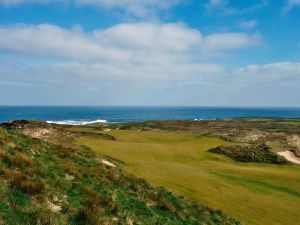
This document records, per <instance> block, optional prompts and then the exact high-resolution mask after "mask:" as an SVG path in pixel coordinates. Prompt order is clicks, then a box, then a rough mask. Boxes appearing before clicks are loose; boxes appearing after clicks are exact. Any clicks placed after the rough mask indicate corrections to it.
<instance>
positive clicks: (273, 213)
mask: <svg viewBox="0 0 300 225" xmlns="http://www.w3.org/2000/svg"><path fill="white" fill-rule="evenodd" d="M95 132H97V131H95ZM107 133H108V134H110V135H113V136H114V137H115V138H116V140H114V141H112V140H104V139H99V138H98V139H97V138H86V137H85V138H80V139H78V140H77V141H76V142H77V143H78V144H81V145H86V146H89V147H91V148H92V149H93V150H94V151H95V152H97V153H99V154H102V155H107V156H109V157H113V158H116V159H118V160H121V161H123V162H124V163H125V164H124V165H122V166H123V167H124V168H125V169H126V170H127V171H128V172H130V173H132V174H134V175H135V176H138V177H141V178H144V179H146V180H147V181H149V182H151V183H152V184H154V185H157V186H163V187H165V188H167V189H168V190H170V191H172V192H175V193H177V194H179V195H183V196H186V197H188V198H191V199H196V200H198V201H199V202H201V203H203V204H206V205H208V206H210V207H213V208H215V209H221V210H222V211H224V212H225V213H227V214H228V215H230V216H232V217H234V218H237V219H239V220H240V221H241V222H242V223H244V224H246V225H295V224H299V223H300V211H299V209H300V166H298V165H292V164H289V165H284V166H276V165H268V164H255V163H238V162H235V161H233V160H231V159H229V158H227V157H226V156H223V155H218V154H214V153H209V152H208V151H207V150H208V149H210V148H213V147H216V146H219V145H230V144H232V143H230V142H227V141H225V140H222V139H219V138H214V137H196V136H194V135H193V134H185V133H173V132H161V131H157V132H153V131H126V130H112V131H110V132H107Z"/></svg>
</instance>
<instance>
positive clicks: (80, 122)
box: [46, 120, 107, 126]
mask: <svg viewBox="0 0 300 225" xmlns="http://www.w3.org/2000/svg"><path fill="white" fill-rule="evenodd" d="M46 122H47V123H54V124H60V125H75V126H79V125H88V124H93V123H107V121H106V120H92V121H83V120H61V121H51V120H49V121H46Z"/></svg>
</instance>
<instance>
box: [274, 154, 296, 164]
mask: <svg viewBox="0 0 300 225" xmlns="http://www.w3.org/2000/svg"><path fill="white" fill-rule="evenodd" d="M278 154H279V155H281V156H283V157H285V158H286V159H287V160H288V161H290V162H293V163H297V164H300V157H297V156H295V154H294V152H292V151H284V152H278Z"/></svg>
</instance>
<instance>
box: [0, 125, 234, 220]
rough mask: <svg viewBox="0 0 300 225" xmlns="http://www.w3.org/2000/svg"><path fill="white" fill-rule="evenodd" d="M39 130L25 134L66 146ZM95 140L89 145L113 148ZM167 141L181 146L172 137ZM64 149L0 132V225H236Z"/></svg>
mask: <svg viewBox="0 0 300 225" xmlns="http://www.w3.org/2000/svg"><path fill="white" fill-rule="evenodd" d="M26 126H27V125H26ZM30 126H31V125H30ZM39 126H40V125H39ZM42 126H44V127H42V128H41V129H40V128H38V127H34V126H31V128H32V130H28V127H26V128H25V129H24V130H23V132H24V133H29V134H31V135H34V136H38V137H40V136H41V135H40V134H43V135H44V136H42V137H43V138H45V139H47V140H50V139H49V138H51V137H53V138H54V140H55V141H58V140H59V138H58V137H59V136H60V138H61V140H64V141H66V140H68V137H66V138H64V137H63V136H61V135H62V133H61V130H59V129H58V130H55V129H56V128H55V127H53V126H51V127H49V126H48V127H46V125H42ZM45 127H46V128H47V129H48V130H46V131H47V132H46V131H45V129H46V128H45ZM49 130H51V132H53V135H52V136H51V134H50V133H49ZM41 131H43V132H42V133H41ZM57 132H59V133H57ZM97 137H98V136H97V135H92V137H90V138H89V139H87V140H88V141H91V142H93V141H97V144H100V143H98V141H99V140H100V141H103V143H115V142H117V141H116V140H114V139H111V138H106V139H101V138H97ZM101 137H102V136H101ZM137 138H138V137H137ZM153 138H156V136H153ZM161 140H163V139H161ZM170 141H174V143H176V142H180V140H179V141H176V140H175V139H174V138H172V137H170ZM63 144H64V145H54V144H50V142H45V141H43V140H40V139H33V138H30V137H28V136H25V135H22V134H20V133H19V132H16V131H12V130H6V129H2V128H0V199H1V201H0V224H5V225H66V224H73V225H102V224H103V225H104V224H120V225H123V224H128V225H133V224H149V225H153V224H161V225H165V224H187V225H188V224H211V225H213V224H215V225H217V224H227V225H230V224H239V223H238V222H236V221H235V220H233V219H231V218H229V217H227V216H225V215H224V214H223V213H222V212H220V211H213V210H211V209H209V208H207V207H203V206H201V205H199V204H197V203H195V202H193V201H189V200H185V199H184V198H182V197H176V196H175V195H173V194H172V193H170V192H167V191H165V190H164V189H163V188H154V187H153V186H150V185H149V184H147V183H146V182H145V181H144V180H142V179H139V178H135V177H133V176H130V175H128V174H127V173H125V172H123V171H122V170H121V169H119V168H115V167H110V166H105V165H103V164H102V163H101V160H99V157H98V156H96V155H95V153H93V152H92V151H91V150H90V149H89V148H87V147H84V146H72V145H71V144H68V143H67V142H66V143H63ZM97 146H98V147H100V146H99V145H97Z"/></svg>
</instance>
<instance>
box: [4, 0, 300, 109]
mask: <svg viewBox="0 0 300 225" xmlns="http://www.w3.org/2000/svg"><path fill="white" fill-rule="evenodd" d="M0 105H181V106H185V105H188V106H289V107H299V106H300V0H272V1H271V0H248V1H242V0H241V1H234V0H0Z"/></svg>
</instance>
